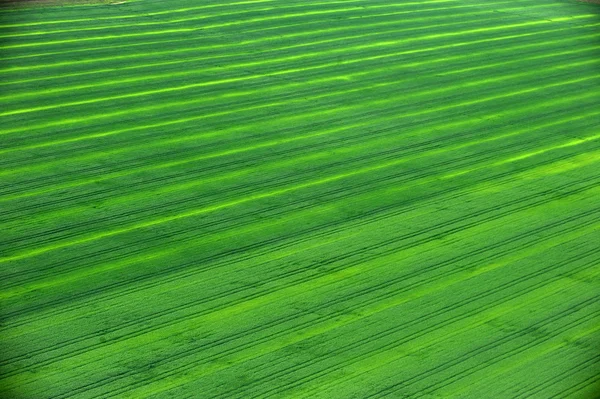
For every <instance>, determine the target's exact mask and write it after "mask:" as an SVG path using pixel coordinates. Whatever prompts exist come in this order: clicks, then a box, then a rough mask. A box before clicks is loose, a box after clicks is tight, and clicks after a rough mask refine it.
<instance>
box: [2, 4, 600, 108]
mask: <svg viewBox="0 0 600 399" xmlns="http://www.w3.org/2000/svg"><path fill="white" fill-rule="evenodd" d="M474 14H481V12H478V13H474ZM468 15H470V14H468ZM463 16H464V15H463ZM441 18H444V20H445V21H448V20H449V19H448V17H441ZM427 19H428V20H431V19H437V18H427ZM475 20H476V21H480V19H475ZM464 23H465V21H464V20H461V21H459V22H450V23H444V24H435V25H431V26H435V27H448V26H454V25H458V24H460V25H462V26H464ZM388 25H391V26H392V27H391V28H389V29H388V30H382V29H377V31H376V32H374V33H366V32H364V29H365V28H374V27H384V26H388ZM431 26H425V27H421V26H419V27H416V28H412V27H411V28H405V29H398V22H397V21H392V22H382V23H374V24H368V25H361V26H358V27H353V28H351V29H350V28H348V27H343V28H330V29H328V30H326V31H338V30H339V31H342V32H348V31H350V32H351V31H355V30H356V31H361V33H359V34H351V35H346V36H340V37H334V38H329V39H320V40H313V41H302V42H301V43H295V44H286V45H284V46H272V47H269V48H265V49H261V50H258V51H255V52H253V53H248V52H242V53H239V54H231V53H229V52H228V53H227V54H215V55H207V54H202V55H198V56H195V57H188V58H183V59H175V60H168V61H161V62H153V63H143V64H142V63H136V64H134V65H129V66H124V67H122V68H119V71H120V72H123V71H129V70H138V69H145V68H155V67H159V66H167V65H170V66H173V65H177V66H185V65H186V64H189V63H193V62H197V61H202V62H203V64H207V62H208V61H211V64H208V68H207V69H206V68H205V69H194V70H190V71H182V72H176V73H173V72H171V73H162V74H154V75H149V74H146V75H144V77H143V78H141V77H138V76H134V77H131V78H123V79H117V80H114V79H112V80H108V81H105V80H101V81H100V82H95V84H92V83H86V84H81V85H78V86H65V87H59V88H52V89H49V90H44V91H43V92H42V93H40V92H39V91H32V92H25V93H13V94H10V95H6V96H4V97H0V100H7V99H9V100H15V99H19V98H21V97H27V96H28V95H31V94H33V93H37V94H38V95H39V94H44V95H48V94H53V93H61V92H64V91H73V90H81V89H84V88H92V87H102V86H109V85H115V84H120V83H132V82H136V81H140V80H147V79H159V78H161V77H168V78H171V77H174V76H190V75H200V76H202V75H203V74H205V73H206V72H209V71H210V70H212V69H215V70H217V69H216V68H217V66H215V65H214V63H213V62H212V60H215V61H216V60H220V59H223V58H225V59H227V58H233V57H236V56H237V57H240V56H247V57H248V56H249V57H251V58H250V59H256V60H262V61H264V58H265V57H266V56H267V55H269V54H270V53H274V54H277V53H279V52H282V51H285V50H292V49H301V48H307V47H311V46H317V45H322V44H335V43H337V42H346V41H347V40H349V39H365V38H368V37H377V36H383V35H387V34H389V33H394V34H395V35H397V34H399V33H408V32H415V31H420V30H424V29H426V30H428V31H429V32H430V31H431ZM321 32H322V31H316V32H315V33H314V34H315V35H316V34H319V33H321ZM304 35H305V34H304V33H303V36H304ZM597 36H598V35H596V34H589V35H582V36H577V37H574V38H563V39H561V40H552V41H550V43H552V44H557V43H560V42H562V41H573V40H577V41H579V40H582V39H585V38H587V37H590V38H591V37H597ZM310 37H312V35H311V36H310ZM384 37H385V36H384ZM548 42H549V41H546V42H541V41H537V42H536V43H537V44H539V45H542V44H544V43H548ZM520 46H522V44H520ZM236 47H239V45H237V46H236ZM198 49H200V48H191V49H189V48H184V49H178V50H165V51H156V52H152V53H147V54H146V53H144V54H142V55H138V54H128V55H122V56H119V57H106V58H96V59H87V60H85V61H80V62H73V61H69V62H68V63H58V64H52V65H39V64H36V65H34V66H32V67H29V66H27V67H17V68H13V69H11V70H14V71H24V70H31V69H37V68H40V69H44V71H45V72H44V75H45V76H44V77H43V80H50V79H60V78H63V77H64V76H71V75H50V76H48V72H46V71H47V70H48V68H52V67H60V66H65V65H69V66H73V65H77V64H84V63H85V64H88V63H89V64H95V63H100V62H103V61H111V62H113V61H115V59H141V58H148V57H152V58H154V57H158V56H161V55H174V54H178V53H189V52H190V51H196V50H198ZM326 50H328V51H330V50H331V49H326ZM319 54H327V53H326V52H325V51H322V52H312V53H304V54H303V55H302V57H303V58H306V57H314V56H318V55H319ZM293 57H298V56H293ZM289 59H290V58H289V56H288V57H284V58H277V59H271V60H270V61H269V62H273V63H276V62H277V61H278V60H279V61H281V60H289ZM246 63H247V61H246ZM255 63H256V62H255ZM251 64H252V63H251ZM235 65H239V66H245V65H246V64H243V63H239V64H233V65H232V66H235ZM246 66H247V65H246ZM221 70H222V69H221ZM103 72H114V68H109V69H104V70H102V69H95V70H93V71H89V70H86V72H85V74H86V75H90V74H101V73H103ZM0 73H1V72H0ZM4 74H6V72H4ZM100 77H103V76H102V75H101V76H100ZM31 81H35V79H31V78H28V79H27V80H22V81H17V82H16V83H18V84H22V83H27V82H31ZM16 83H13V82H12V81H10V80H8V79H5V82H4V83H3V85H4V86H8V85H14V84H16Z"/></svg>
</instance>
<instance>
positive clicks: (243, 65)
mask: <svg viewBox="0 0 600 399" xmlns="http://www.w3.org/2000/svg"><path fill="white" fill-rule="evenodd" d="M499 28H503V27H502V26H501V27H499ZM492 29H494V28H489V30H492ZM477 31H480V29H475V30H463V31H458V32H452V33H449V34H451V35H463V34H468V33H472V32H477ZM443 35H445V34H443ZM430 36H432V35H427V36H422V37H415V38H411V39H407V40H404V41H399V40H393V41H389V42H375V43H372V42H370V43H369V44H364V45H357V46H352V47H345V48H342V49H336V50H331V49H329V50H327V51H319V52H311V53H307V54H305V53H303V54H301V55H292V56H286V57H282V58H275V59H269V60H268V61H265V60H259V61H254V62H245V63H241V64H233V65H231V66H230V67H229V68H230V69H233V70H235V69H237V68H244V69H246V68H248V67H253V66H261V67H265V66H266V65H270V64H275V65H277V64H280V63H282V62H287V61H290V60H298V59H301V60H302V61H305V59H306V58H312V57H319V56H321V55H325V54H327V55H328V56H330V58H333V59H337V55H336V54H338V53H342V54H345V53H352V52H354V51H357V50H364V49H368V48H373V47H380V46H382V47H388V46H393V45H395V44H397V43H400V42H402V43H403V44H406V42H409V41H420V40H422V39H425V38H427V37H430ZM359 59H360V60H362V59H364V58H359ZM353 61H356V59H355V58H353V59H350V60H348V59H345V60H344V64H349V63H352V62H353ZM594 61H595V60H587V61H586V62H594ZM325 65H331V63H326V64H319V65H317V66H311V67H307V68H302V70H304V71H306V70H311V69H321V68H323V67H324V66H325ZM334 65H338V62H337V61H336V62H335V63H334ZM295 69H296V68H290V69H284V70H283V71H277V72H272V73H270V74H266V75H265V76H273V75H282V74H283V75H285V74H288V73H289V72H290V71H293V70H295ZM211 70H216V71H222V68H221V67H209V68H207V69H202V70H201V71H202V73H206V72H209V71H211ZM194 73H195V72H192V73H191V74H194ZM187 74H190V73H189V72H188V73H187ZM185 75H186V74H184V76H185ZM175 76H178V74H177V73H176V74H175ZM261 77H262V76H261V75H254V76H242V77H234V78H226V79H221V80H216V81H209V82H200V83H192V84H185V85H179V86H170V87H168V88H161V89H154V90H146V91H138V92H134V93H127V94H119V95H112V96H108V97H99V98H98V97H96V98H93V99H89V100H79V101H73V102H63V103H60V104H53V105H47V106H40V107H35V108H24V109H18V110H12V111H5V112H2V113H0V117H3V116H10V115H17V114H18V115H21V114H24V113H31V112H38V111H46V110H54V109H57V108H65V107H72V106H77V105H87V104H97V103H102V102H105V101H112V100H117V99H119V100H121V99H131V98H137V97H143V96H149V95H154V94H158V93H167V92H174V91H183V90H188V89H191V88H199V87H206V86H213V85H217V84H220V83H222V82H228V83H232V82H242V81H246V80H253V79H257V78H261Z"/></svg>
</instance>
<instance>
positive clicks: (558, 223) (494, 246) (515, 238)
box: [2, 211, 598, 376]
mask: <svg viewBox="0 0 600 399" xmlns="http://www.w3.org/2000/svg"><path fill="white" fill-rule="evenodd" d="M595 213H598V212H597V211H593V212H592V211H588V212H584V213H582V214H578V215H574V216H571V217H568V218H566V219H562V220H559V221H555V222H552V223H549V224H546V225H543V226H540V227H537V228H535V229H534V230H530V231H527V232H525V233H520V234H517V235H516V236H513V237H511V238H510V239H509V240H507V241H504V242H500V243H494V244H490V245H487V246H485V247H483V248H478V249H476V250H473V251H471V252H469V253H467V254H463V255H460V256H455V257H453V258H451V259H447V260H445V261H443V262H441V263H440V262H438V263H436V264H434V265H433V266H430V267H428V268H426V269H423V270H415V271H412V272H410V273H405V274H402V275H400V276H398V277H395V278H394V279H391V280H389V281H386V282H385V283H384V284H383V285H378V286H377V287H376V288H375V289H376V290H380V291H385V290H386V288H390V287H392V286H394V285H396V284H398V283H402V282H403V281H406V280H408V279H411V278H415V277H419V276H421V275H423V274H424V273H426V272H430V271H434V270H437V269H442V268H444V267H448V266H451V265H453V264H455V263H458V262H460V261H463V260H466V259H468V258H470V257H473V256H476V255H482V254H484V253H486V252H490V251H494V250H497V249H500V248H502V247H505V246H508V245H510V244H513V243H515V242H518V241H521V240H523V239H527V238H531V237H532V236H533V237H535V235H536V234H537V233H539V232H544V231H546V230H547V229H551V228H554V227H557V226H564V225H565V224H574V225H573V226H570V227H568V228H564V229H562V230H559V231H556V232H553V233H552V234H550V235H546V236H544V237H536V238H535V239H533V240H530V241H529V242H527V247H531V246H532V245H537V244H540V243H542V242H545V241H548V240H550V239H552V238H556V237H565V235H566V234H567V233H572V232H574V231H577V230H581V229H582V228H585V227H587V226H589V225H590V224H592V223H594V222H597V220H588V221H586V222H583V223H582V222H579V224H577V223H576V222H578V221H579V219H581V218H584V217H588V216H590V215H593V214H595ZM419 245H423V243H418V244H412V247H416V246H419ZM403 249H406V248H403ZM514 251H516V249H515V248H509V249H507V250H504V251H503V252H496V253H493V254H490V255H488V258H486V259H487V261H488V262H491V261H494V260H496V259H498V258H500V257H502V256H505V255H508V254H510V253H511V252H514ZM356 254H357V253H356V252H354V253H352V254H350V255H348V256H347V257H351V256H354V255H356ZM389 254H390V253H389V252H388V255H389ZM381 256H382V255H381V254H370V255H368V256H366V257H364V258H361V259H360V260H359V261H356V260H354V261H353V262H350V263H349V264H343V265H341V267H343V268H348V267H353V266H357V265H359V264H360V263H366V262H371V261H373V260H375V259H377V258H380V257H381ZM477 264H478V261H477V260H474V261H471V262H470V263H467V264H466V265H462V266H461V268H460V269H452V270H448V271H446V272H444V273H443V274H436V275H435V276H432V277H428V278H427V279H423V280H422V281H420V282H419V284H416V285H414V284H412V285H411V286H410V287H407V288H406V289H412V288H414V287H416V286H422V285H426V284H430V283H431V282H433V281H435V280H437V279H440V278H442V277H447V276H451V275H453V274H456V273H459V272H461V271H463V270H465V269H468V268H469V267H471V266H475V265H477ZM339 267H340V266H338V268H339ZM337 270H338V269H334V270H333V271H337ZM331 272H332V270H328V271H327V273H331ZM317 277H320V276H317ZM315 278H316V277H315V276H310V277H309V278H306V279H304V280H301V281H296V282H293V283H291V284H290V283H288V284H287V285H278V286H277V287H276V288H273V289H271V290H270V291H266V292H261V293H259V292H253V293H252V294H251V295H249V296H247V297H243V298H240V299H236V300H235V301H234V302H231V303H227V304H221V305H219V306H218V307H212V308H203V309H202V310H201V311H200V312H196V313H195V314H194V316H195V317H198V316H199V315H206V314H210V313H213V312H216V311H219V310H222V309H223V308H225V307H228V306H232V305H235V304H239V303H242V302H245V301H247V300H249V299H253V298H255V297H257V296H262V295H265V294H270V293H273V292H276V291H279V290H282V289H284V288H287V287H289V286H293V285H297V284H299V283H302V282H305V281H310V280H312V279H315ZM279 279H280V277H277V278H274V279H272V280H270V281H269V282H276V281H278V280H279ZM243 290H244V289H240V291H243ZM390 292H393V294H394V295H396V294H398V293H401V292H403V290H400V291H398V290H393V291H390ZM232 293H235V291H234V292H231V293H229V294H232ZM361 295H362V294H361ZM224 296H226V295H224ZM211 300H214V298H212V297H211V298H207V299H204V300H201V301H197V302H196V303H186V304H185V305H184V306H181V307H177V308H172V309H168V310H164V311H162V312H160V313H154V314H152V315H148V316H146V317H144V318H138V319H133V320H130V321H129V322H128V323H123V324H121V325H119V326H118V327H116V328H113V329H109V330H103V332H102V333H103V334H105V333H114V332H117V331H119V330H121V329H125V328H127V327H131V326H135V325H138V324H139V323H142V322H144V321H148V320H151V319H156V318H157V317H160V316H164V315H170V314H173V312H175V311H181V310H182V309H187V308H191V307H196V306H199V305H202V304H204V303H205V302H209V301H211ZM329 305H330V304H327V305H326V306H329ZM324 306H325V305H324ZM326 306H325V307H326ZM290 317H292V318H294V317H298V315H295V316H290ZM179 320H180V318H178V319H175V321H176V322H179ZM168 325H169V324H165V323H164V322H163V323H162V327H165V326H168ZM155 328H160V327H159V326H158V325H157V323H154V324H153V325H152V327H145V328H144V329H138V330H135V331H134V332H130V333H128V334H126V335H123V336H119V337H111V339H110V341H118V340H121V339H125V338H128V337H131V336H132V335H131V334H134V335H133V336H137V335H139V334H138V333H142V332H144V331H146V332H148V331H153V330H154V329H155ZM246 333H247V332H241V333H239V334H241V335H243V334H246ZM96 337H97V334H92V335H89V336H83V337H79V338H77V339H76V340H71V341H62V342H60V343H57V344H55V345H54V346H51V347H46V348H44V349H43V350H42V351H39V352H38V351H31V352H29V353H28V354H27V355H26V356H27V357H28V356H37V355H40V354H42V353H46V352H50V351H53V350H57V349H65V347H66V345H73V344H76V343H79V342H81V341H84V340H86V339H93V338H96ZM104 345H110V342H109V341H107V342H104V343H100V344H95V345H94V346H93V347H94V348H97V347H100V346H104ZM86 348H91V347H85V348H82V349H79V352H78V353H83V352H84V351H85V350H87V349H86ZM71 354H72V353H71ZM64 356H67V357H68V356H70V354H65V355H64ZM24 358H25V357H19V358H12V359H6V360H5V361H4V362H3V363H2V364H3V365H6V364H10V363H13V362H15V361H19V360H23V359H24ZM51 360H52V359H48V360H47V362H51ZM44 364H46V363H44ZM48 364H49V363H48ZM37 365H39V364H38V363H36V366H37ZM8 375H10V374H7V376H8Z"/></svg>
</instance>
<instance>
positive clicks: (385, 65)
mask: <svg viewBox="0 0 600 399" xmlns="http://www.w3.org/2000/svg"><path fill="white" fill-rule="evenodd" d="M511 49H513V50H515V49H516V48H511ZM504 51H505V50H504V49H503V50H502V52H504ZM499 52H500V51H498V50H495V51H492V52H491V53H490V52H484V53H485V54H496V53H499ZM543 52H546V51H543ZM476 55H479V54H476ZM471 56H475V54H471ZM463 58H464V57H463V56H457V57H451V59H463ZM488 58H489V59H490V60H495V59H496V58H495V57H488ZM498 58H499V59H502V57H498ZM528 59H529V58H528ZM507 63H508V62H507ZM381 64H382V65H383V66H382V68H391V70H394V68H393V67H390V66H388V64H390V63H389V62H388V61H384V62H383V63H381ZM392 65H394V64H392ZM418 65H421V63H420V62H415V63H411V64H408V65H406V67H413V66H418ZM459 65H462V64H459ZM486 67H487V66H482V67H481V68H486ZM379 70H380V68H376V69H375V70H372V71H370V72H368V73H355V74H351V75H349V76H357V77H358V76H361V82H362V83H371V82H375V81H376V79H377V76H371V75H372V74H373V72H377V71H379ZM398 70H402V68H398ZM427 70H429V69H427ZM432 71H433V69H432ZM362 76H367V78H362ZM328 79H329V80H334V81H335V80H337V77H335V76H333V77H330V78H328ZM324 80H327V79H319V80H317V81H315V80H312V81H308V82H305V84H309V83H313V82H323V81H324ZM298 85H299V84H298V83H291V84H287V85H285V86H281V87H288V86H289V87H290V88H291V87H297V86H298ZM301 87H302V86H301ZM327 87H328V86H326V88H327ZM361 87H363V86H361ZM329 90H330V91H333V92H336V91H339V90H338V88H337V87H334V86H331V87H329ZM248 93H255V95H259V94H258V92H256V91H242V92H241V94H240V95H246V94H248ZM294 93H295V95H298V96H305V95H307V94H311V89H306V91H302V90H300V91H299V90H298V89H294ZM236 96H237V95H236ZM287 96H290V95H289V94H288V95H280V96H277V97H272V100H271V101H273V100H277V99H282V98H286V97H287ZM242 104H248V102H241V101H239V100H238V101H237V102H236V103H231V104H229V105H230V106H234V107H235V106H238V107H239V106H240V105H242ZM250 104H252V103H251V102H250ZM165 115H173V114H172V113H165ZM173 116H174V115H173ZM201 118H203V116H192V117H187V118H183V119H173V118H171V119H169V120H168V121H166V122H162V123H154V124H151V125H142V126H137V127H134V128H126V129H121V130H117V131H112V132H111V131H108V132H104V133H97V134H93V135H85V134H84V135H78V136H75V137H72V138H69V139H61V140H55V141H50V142H45V143H39V144H33V145H31V144H30V145H29V146H18V147H14V146H11V147H8V148H6V149H3V150H0V154H6V153H10V152H14V151H19V150H31V149H35V148H40V147H46V146H50V145H55V144H56V145H58V144H64V143H69V142H74V141H81V140H88V139H94V138H99V137H107V136H111V135H116V134H123V133H127V132H133V131H138V130H142V131H144V130H146V129H147V128H156V127H165V126H173V125H174V124H179V123H186V122H191V121H195V120H199V119H201ZM195 137H198V135H192V136H190V137H189V138H188V137H185V138H178V139H175V140H176V141H175V142H181V140H190V139H193V138H195ZM171 140H173V139H171ZM171 142H173V141H171ZM91 147H92V146H91V145H90V146H88V148H91ZM94 147H95V145H94ZM59 154H61V155H64V153H62V152H61V153H59ZM8 159H10V158H8ZM42 159H43V157H42ZM0 164H3V165H6V166H8V165H10V163H6V162H1V161H0Z"/></svg>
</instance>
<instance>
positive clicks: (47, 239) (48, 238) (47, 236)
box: [2, 137, 539, 251]
mask: <svg viewBox="0 0 600 399" xmlns="http://www.w3.org/2000/svg"><path fill="white" fill-rule="evenodd" d="M538 141H539V139H538V138H537V137H535V138H533V139H530V140H529V141H525V142H519V143H516V144H509V145H508V146H502V145H499V146H496V147H495V148H494V152H497V151H499V150H504V149H505V148H506V149H512V148H515V149H519V150H521V151H522V150H527V149H528V147H527V144H528V143H529V144H530V143H538ZM479 143H480V141H479V140H477V141H475V142H468V143H465V144H462V145H461V147H464V146H468V145H476V144H479ZM531 148H535V145H534V146H531ZM454 150H455V149H454V148H452V147H451V148H449V149H439V150H437V152H438V153H439V152H447V151H454ZM415 152H416V153H418V154H419V156H418V158H420V157H422V156H424V155H426V154H427V153H426V152H425V153H422V149H421V150H419V149H416V150H414V151H413V153H415ZM400 154H402V155H404V156H406V155H410V152H409V153H406V150H405V149H404V148H401V149H397V148H393V149H388V150H384V151H381V152H380V153H377V154H375V155H374V154H366V155H362V156H359V157H357V158H355V159H344V160H341V161H338V162H337V163H338V164H340V165H341V164H343V165H348V166H349V167H350V166H351V165H352V166H354V165H353V163H356V162H358V164H357V165H356V167H360V166H363V165H361V163H360V162H361V161H363V160H367V161H368V162H367V163H365V165H366V167H367V168H368V165H369V164H371V163H373V162H375V161H377V162H378V163H381V162H382V161H386V160H388V159H392V161H391V162H392V166H393V165H396V164H398V162H396V161H394V160H395V159H397V158H398V155H400ZM377 155H385V156H386V157H385V158H383V159H378V158H376V156H377ZM487 156H488V158H493V157H491V156H489V154H488V155H487ZM480 157H482V155H481V154H479V153H476V154H472V155H470V156H468V157H465V158H461V159H460V162H465V161H467V160H469V159H471V158H473V159H477V158H480ZM484 159H485V157H484ZM405 162H407V159H406V158H405V157H404V158H403V159H402V160H401V163H405ZM456 162H457V161H456V160H452V161H445V162H442V163H434V164H432V165H430V166H429V168H430V169H437V168H440V167H442V166H448V165H452V164H453V163H456ZM471 163H473V162H472V161H471ZM320 169H322V165H321V164H319V165H318V166H316V167H315V168H314V169H309V170H307V171H305V172H303V173H301V174H298V173H297V172H296V173H293V174H292V175H290V177H293V178H294V179H293V180H291V181H286V180H285V179H286V177H288V176H283V177H281V176H278V177H277V178H275V179H273V180H271V184H269V183H268V182H267V184H264V183H263V184H261V185H260V186H257V187H254V184H250V185H248V186H242V188H245V187H252V188H251V189H250V190H248V191H246V192H243V193H242V194H243V196H242V197H240V195H239V193H237V192H235V191H234V192H232V193H231V197H228V196H226V197H224V198H223V197H222V198H221V202H225V203H227V202H229V201H230V202H232V203H234V204H235V203H237V201H239V200H242V201H243V199H244V198H245V197H248V196H253V195H255V193H256V195H261V193H262V192H264V190H265V188H267V189H274V190H275V191H277V188H278V187H280V186H281V185H282V181H283V182H284V183H285V184H287V185H290V184H292V185H293V184H296V185H304V184H306V183H305V182H306V181H307V180H306V179H305V178H304V176H303V175H308V176H309V178H310V177H312V176H311V172H313V170H315V171H316V170H320ZM375 169H376V170H379V169H381V167H380V165H377V166H376V167H375ZM405 173H406V172H402V174H401V175H403V174H405ZM410 173H411V172H409V174H410ZM347 174H348V172H346V173H343V174H342V176H346V175H347ZM351 174H352V173H351ZM394 176H397V175H394ZM221 178H224V177H219V178H217V179H221ZM385 179H386V180H387V179H389V177H385ZM380 180H381V179H380V178H375V179H373V180H372V182H373V183H375V182H379V181H380ZM308 183H310V180H309V181H308ZM350 187H352V186H350ZM350 187H349V186H345V189H347V190H348V189H349V188H350ZM266 195H269V192H266ZM195 201H196V198H190V199H188V200H187V201H186V200H180V199H179V200H177V201H176V202H175V204H177V205H179V206H180V207H179V209H175V210H177V211H178V212H183V213H185V212H186V210H187V206H186V205H187V203H188V202H195ZM206 202H207V204H206V205H205V206H209V203H211V202H212V200H211V199H208V200H207V201H206ZM169 205H172V204H169V203H165V204H162V205H161V206H160V207H168V206H169ZM194 205H195V206H198V204H194ZM181 206H182V207H181ZM160 207H157V206H154V207H152V208H151V209H152V210H153V216H154V217H155V218H156V217H157V216H160V212H157V211H158V210H159V209H160ZM209 208H210V207H209ZM198 209H200V208H198ZM140 212H145V210H139V209H136V210H135V211H134V213H131V212H128V213H124V214H122V215H119V214H117V215H111V216H110V217H107V218H105V219H104V220H102V219H97V220H95V221H94V222H95V224H96V225H97V226H98V224H99V223H101V222H102V221H106V222H109V221H110V222H112V224H111V226H112V227H117V226H120V225H121V224H120V223H118V222H117V221H116V219H117V218H118V217H119V216H121V217H126V220H127V222H138V221H139V222H140V223H142V224H143V221H144V219H145V218H146V216H145V215H143V214H142V215H141V217H134V215H135V213H140ZM166 217H168V216H166ZM156 219H157V220H161V218H156ZM132 226H136V224H135V223H134V224H133V225H132ZM76 227H78V226H77V225H76V226H68V227H64V226H63V227H60V228H58V229H55V230H49V231H42V232H39V233H36V234H29V235H28V240H35V242H36V244H47V243H51V242H54V241H56V240H58V239H64V238H70V237H75V236H78V235H79V234H80V232H78V231H76V230H75V228H76ZM79 227H86V228H89V221H86V222H85V223H83V222H82V223H80V224H79ZM63 231H66V232H67V233H66V234H63V235H61V236H59V238H57V237H52V234H56V233H60V232H63ZM21 240H22V239H21V238H20V237H17V238H15V239H8V240H3V241H2V244H3V245H8V246H10V247H11V250H13V251H14V250H17V251H18V250H19V249H22V248H28V247H29V246H30V244H29V243H27V242H25V243H20V241H21Z"/></svg>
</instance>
